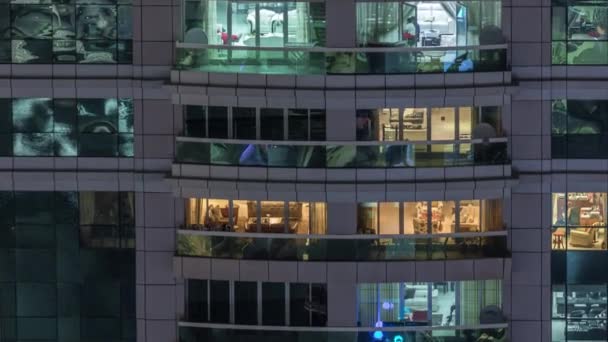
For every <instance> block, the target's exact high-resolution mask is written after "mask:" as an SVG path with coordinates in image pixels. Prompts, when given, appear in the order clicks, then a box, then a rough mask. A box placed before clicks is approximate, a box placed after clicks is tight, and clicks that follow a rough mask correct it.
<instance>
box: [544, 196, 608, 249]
mask: <svg viewBox="0 0 608 342" xmlns="http://www.w3.org/2000/svg"><path fill="white" fill-rule="evenodd" d="M552 207H553V210H552V215H553V217H552V231H551V245H552V248H553V250H556V251H559V250H562V251H563V250H588V251H601V250H604V251H605V250H606V221H605V217H606V193H605V192H569V193H554V194H553V195H552Z"/></svg>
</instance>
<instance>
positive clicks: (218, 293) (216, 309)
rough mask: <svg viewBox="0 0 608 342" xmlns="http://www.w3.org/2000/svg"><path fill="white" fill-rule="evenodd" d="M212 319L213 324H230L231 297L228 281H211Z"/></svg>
mask: <svg viewBox="0 0 608 342" xmlns="http://www.w3.org/2000/svg"><path fill="white" fill-rule="evenodd" d="M209 286H210V300H211V302H210V305H211V319H210V321H211V322H213V323H228V322H229V321H230V300H229V298H230V295H229V291H230V289H229V286H228V281H224V280H211V281H210V284H209Z"/></svg>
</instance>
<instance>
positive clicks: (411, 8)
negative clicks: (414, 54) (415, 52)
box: [357, 0, 504, 47]
mask: <svg viewBox="0 0 608 342" xmlns="http://www.w3.org/2000/svg"><path fill="white" fill-rule="evenodd" d="M357 42H358V43H359V44H360V45H362V46H378V45H383V46H394V45H405V46H411V47H415V46H466V45H477V44H479V45H485V44H501V43H503V42H504V39H503V37H502V32H501V3H500V1H473V0H471V1H422V2H420V1H417V2H415V1H406V2H402V3H400V2H371V1H370V2H357Z"/></svg>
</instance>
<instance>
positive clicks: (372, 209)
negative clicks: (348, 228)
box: [357, 202, 380, 234]
mask: <svg viewBox="0 0 608 342" xmlns="http://www.w3.org/2000/svg"><path fill="white" fill-rule="evenodd" d="M357 231H358V232H359V234H379V233H380V232H379V230H378V203H375V202H367V203H359V204H358V206H357Z"/></svg>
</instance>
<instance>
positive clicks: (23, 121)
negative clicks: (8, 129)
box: [13, 98, 53, 133]
mask: <svg viewBox="0 0 608 342" xmlns="http://www.w3.org/2000/svg"><path fill="white" fill-rule="evenodd" d="M13 130H14V131H15V132H23V133H44V132H46V133H50V132H52V131H53V101H52V100H51V99H49V98H26V99H15V100H13Z"/></svg>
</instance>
